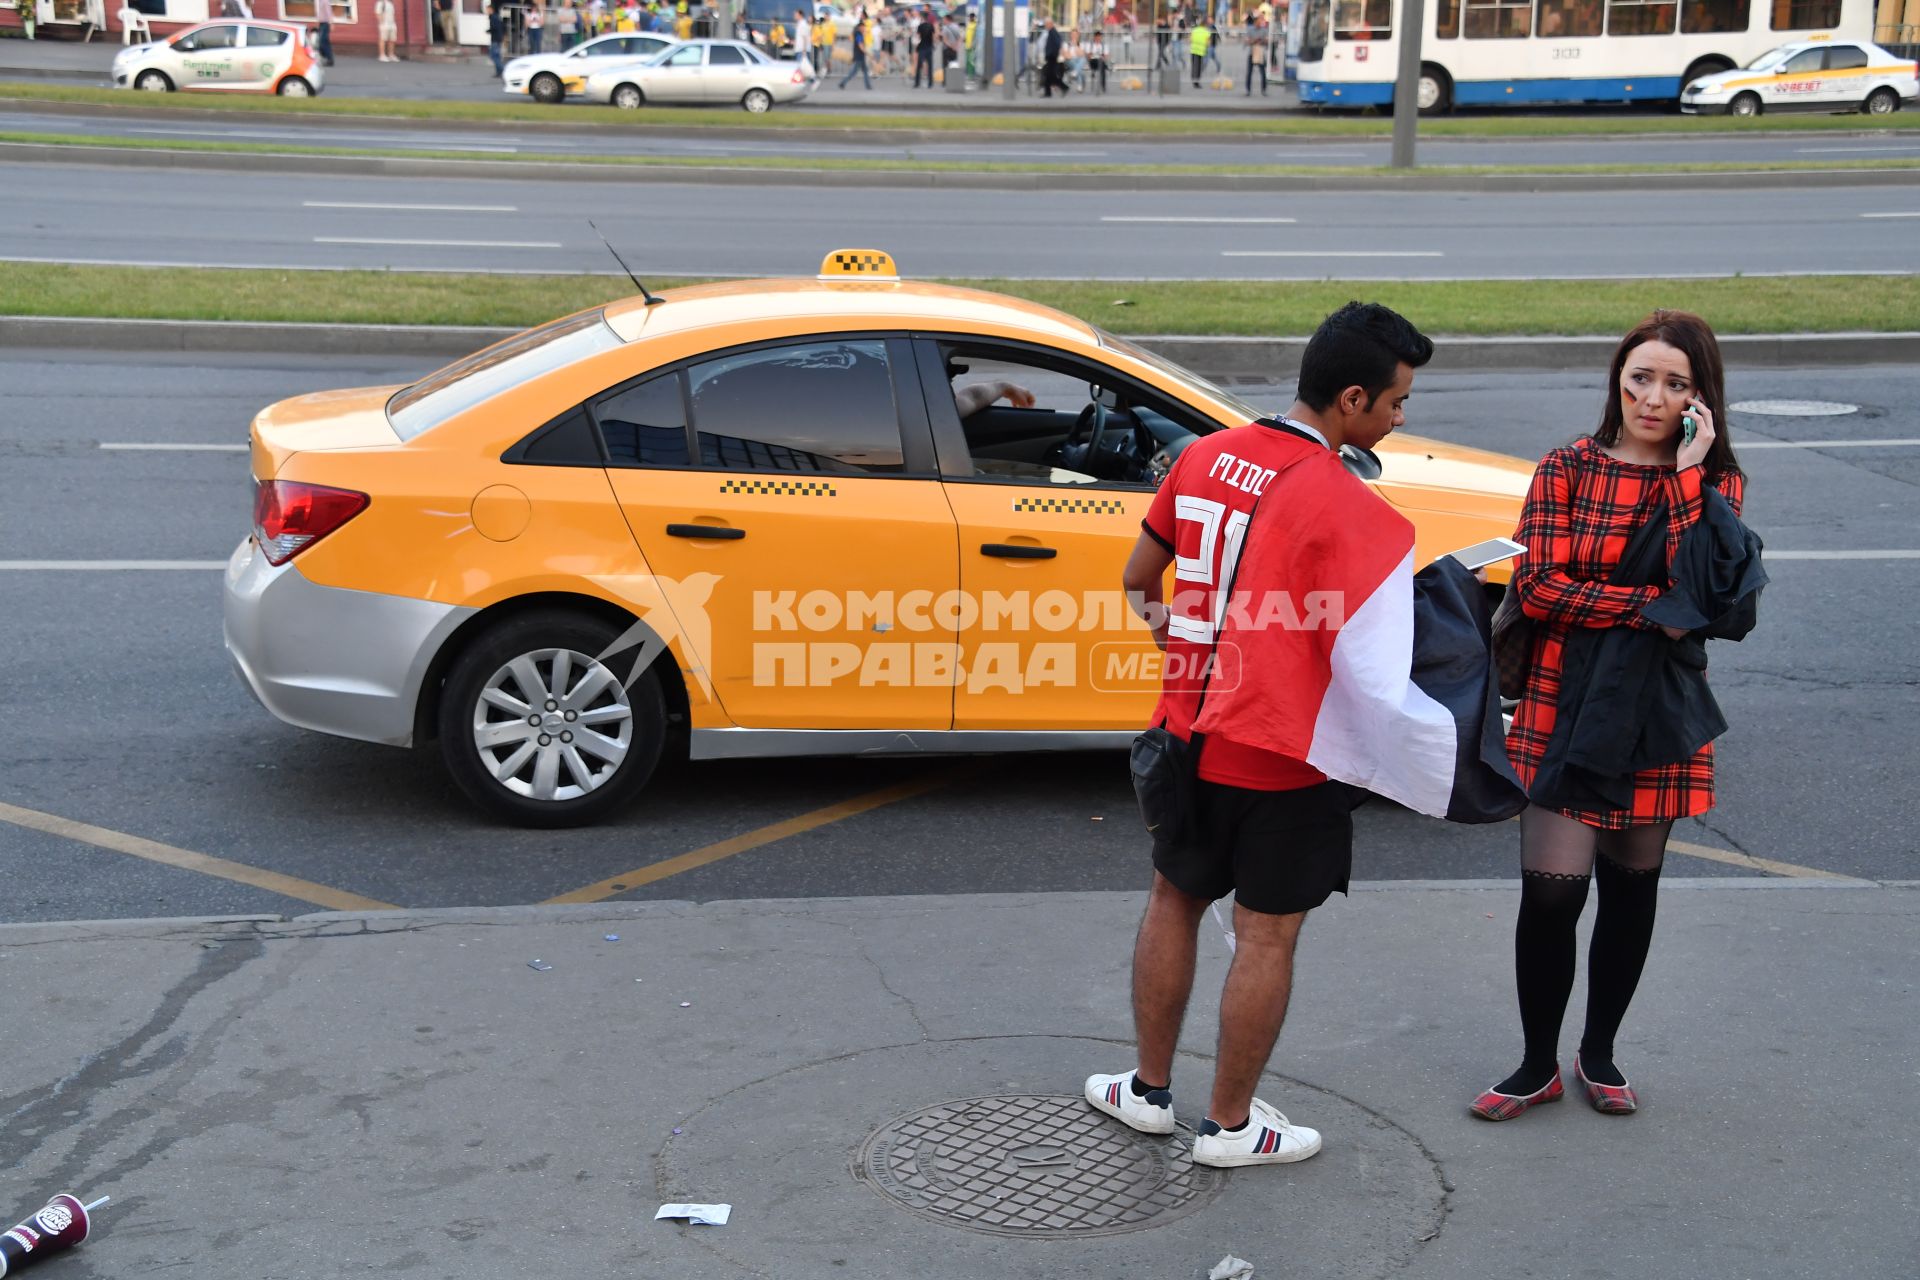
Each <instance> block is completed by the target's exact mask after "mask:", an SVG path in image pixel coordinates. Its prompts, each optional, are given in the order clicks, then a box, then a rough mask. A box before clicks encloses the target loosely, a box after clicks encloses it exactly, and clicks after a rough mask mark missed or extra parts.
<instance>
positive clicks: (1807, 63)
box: [1781, 49, 1827, 76]
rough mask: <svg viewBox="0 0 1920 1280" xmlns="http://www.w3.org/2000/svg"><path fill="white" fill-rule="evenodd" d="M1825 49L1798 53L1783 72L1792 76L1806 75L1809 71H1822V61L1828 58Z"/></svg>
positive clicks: (1783, 68) (1782, 69)
mask: <svg viewBox="0 0 1920 1280" xmlns="http://www.w3.org/2000/svg"><path fill="white" fill-rule="evenodd" d="M1826 52H1827V51H1826V50H1825V49H1808V50H1807V51H1806V52H1805V53H1796V54H1794V55H1793V57H1792V59H1791V60H1789V61H1788V63H1787V65H1786V66H1784V67H1782V68H1781V71H1782V72H1784V73H1785V74H1787V75H1790V76H1797V75H1805V74H1806V73H1807V72H1809V71H1818V70H1819V69H1820V62H1821V59H1822V58H1824V57H1825V56H1826Z"/></svg>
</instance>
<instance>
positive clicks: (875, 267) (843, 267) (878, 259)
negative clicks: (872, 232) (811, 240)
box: [826, 253, 893, 276]
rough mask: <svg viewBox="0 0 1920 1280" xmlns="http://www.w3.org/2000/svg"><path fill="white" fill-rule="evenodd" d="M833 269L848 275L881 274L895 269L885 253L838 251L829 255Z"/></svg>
mask: <svg viewBox="0 0 1920 1280" xmlns="http://www.w3.org/2000/svg"><path fill="white" fill-rule="evenodd" d="M828 261H829V262H830V263H831V264H832V267H831V271H830V272H828V273H826V274H832V273H834V272H846V273H847V274H848V275H856V276H857V275H867V274H872V275H879V274H883V273H885V272H887V271H890V270H892V269H893V262H892V260H891V259H890V258H888V257H887V255H886V254H884V253H836V254H832V255H830V256H829V258H828Z"/></svg>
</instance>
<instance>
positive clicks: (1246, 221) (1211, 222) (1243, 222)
mask: <svg viewBox="0 0 1920 1280" xmlns="http://www.w3.org/2000/svg"><path fill="white" fill-rule="evenodd" d="M1100 221H1102V222H1178V223H1187V224H1197V225H1202V226H1228V225H1231V226H1282V225H1292V224H1293V223H1294V222H1295V221H1297V219H1294V218H1160V217H1148V216H1146V215H1133V214H1115V215H1112V216H1110V217H1103V218H1101V219H1100Z"/></svg>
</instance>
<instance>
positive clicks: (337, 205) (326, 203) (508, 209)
mask: <svg viewBox="0 0 1920 1280" xmlns="http://www.w3.org/2000/svg"><path fill="white" fill-rule="evenodd" d="M300 203H301V205H303V206H304V207H306V208H308V209H398V210H402V211H405V212H408V213H518V212H520V206H519V205H514V204H376V203H374V202H372V201H359V200H302V201H301V202H300Z"/></svg>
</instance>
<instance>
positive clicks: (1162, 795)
mask: <svg viewBox="0 0 1920 1280" xmlns="http://www.w3.org/2000/svg"><path fill="white" fill-rule="evenodd" d="M1199 756H1200V751H1199V746H1198V744H1197V743H1193V742H1184V741H1182V740H1181V739H1180V738H1178V737H1176V736H1175V735H1174V734H1173V733H1171V732H1169V731H1168V730H1167V728H1166V727H1165V726H1164V725H1155V726H1154V727H1153V728H1151V729H1148V730H1147V731H1146V732H1145V733H1142V734H1141V735H1140V736H1139V737H1137V738H1135V739H1134V740H1133V750H1132V752H1131V753H1130V755H1129V756H1128V760H1127V763H1128V767H1129V768H1130V769H1131V771H1132V773H1133V795H1134V799H1136V800H1138V801H1139V802H1140V817H1141V820H1142V821H1144V822H1145V823H1146V824H1147V834H1148V835H1150V836H1152V837H1153V838H1154V839H1155V840H1160V841H1164V842H1166V843H1168V844H1173V845H1179V844H1185V843H1187V842H1188V841H1189V840H1190V839H1191V838H1192V836H1193V834H1194V828H1195V827H1196V826H1197V825H1198V822H1197V818H1196V815H1195V809H1194V790H1195V787H1194V778H1195V765H1196V764H1197V763H1198V761H1199Z"/></svg>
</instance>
